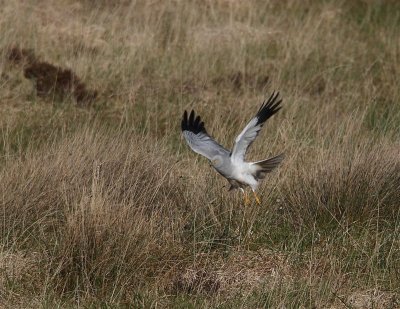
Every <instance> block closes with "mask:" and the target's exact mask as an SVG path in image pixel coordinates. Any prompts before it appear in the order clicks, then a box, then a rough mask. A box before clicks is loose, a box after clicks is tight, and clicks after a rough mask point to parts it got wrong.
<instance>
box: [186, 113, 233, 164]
mask: <svg viewBox="0 0 400 309" xmlns="http://www.w3.org/2000/svg"><path fill="white" fill-rule="evenodd" d="M181 128H182V134H183V136H184V137H185V139H186V142H187V143H188V145H189V146H190V148H192V150H193V151H194V152H197V153H199V154H201V155H203V156H205V157H206V158H207V159H209V160H212V159H213V158H214V157H215V156H216V155H220V156H228V155H229V151H228V150H227V149H225V148H224V147H222V146H221V145H220V144H218V143H217V142H216V141H215V140H214V139H213V138H212V137H211V136H210V135H208V133H207V131H206V129H205V128H204V122H202V121H201V118H200V116H197V117H195V113H194V111H193V110H192V111H191V112H190V115H189V117H188V113H187V111H185V112H184V113H183V117H182V122H181Z"/></svg>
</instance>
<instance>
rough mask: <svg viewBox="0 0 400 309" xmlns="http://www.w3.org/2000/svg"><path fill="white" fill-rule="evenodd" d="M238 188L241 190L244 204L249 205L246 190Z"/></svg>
mask: <svg viewBox="0 0 400 309" xmlns="http://www.w3.org/2000/svg"><path fill="white" fill-rule="evenodd" d="M240 190H241V191H242V192H243V197H244V206H249V205H250V199H249V197H248V195H247V192H246V191H244V189H242V188H240Z"/></svg>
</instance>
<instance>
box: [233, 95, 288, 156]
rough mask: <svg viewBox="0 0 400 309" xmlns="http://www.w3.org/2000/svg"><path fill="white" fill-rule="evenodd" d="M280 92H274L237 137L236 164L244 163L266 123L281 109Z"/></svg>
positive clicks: (235, 146) (234, 153) (235, 148)
mask: <svg viewBox="0 0 400 309" xmlns="http://www.w3.org/2000/svg"><path fill="white" fill-rule="evenodd" d="M278 96H279V92H277V93H275V92H273V93H272V95H271V96H270V97H269V99H268V100H266V101H264V103H263V104H262V105H261V107H260V109H259V110H258V113H257V115H256V116H255V117H254V118H252V119H251V120H250V122H249V123H248V124H247V126H246V127H245V128H244V129H243V131H242V132H241V133H240V134H239V135H238V137H236V140H235V145H234V146H233V150H232V155H231V160H232V161H233V162H236V163H241V162H243V161H244V156H245V154H246V151H247V148H248V147H249V146H250V145H251V143H252V142H253V141H254V140H255V139H256V137H257V135H258V133H259V132H260V130H261V128H262V126H263V125H264V123H265V122H266V121H267V120H268V119H269V118H270V117H271V116H272V115H274V114H275V113H276V112H278V111H279V110H280V109H281V106H279V105H280V104H281V102H282V100H278Z"/></svg>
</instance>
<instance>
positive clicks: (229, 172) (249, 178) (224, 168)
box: [181, 92, 284, 204]
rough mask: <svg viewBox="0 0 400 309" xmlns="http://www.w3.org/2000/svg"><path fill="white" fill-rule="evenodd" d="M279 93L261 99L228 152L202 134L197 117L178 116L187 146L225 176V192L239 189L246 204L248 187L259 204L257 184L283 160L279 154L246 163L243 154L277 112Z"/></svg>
mask: <svg viewBox="0 0 400 309" xmlns="http://www.w3.org/2000/svg"><path fill="white" fill-rule="evenodd" d="M278 97H279V92H277V93H275V92H273V93H272V95H271V96H270V97H269V99H268V100H265V101H264V102H263V103H262V105H261V107H260V109H259V110H258V112H257V114H256V115H255V116H254V117H253V118H252V119H251V120H250V122H249V123H248V124H247V125H246V127H245V128H244V129H243V131H242V132H241V133H240V134H239V135H238V136H237V137H236V140H235V144H234V146H233V149H232V151H229V150H228V149H226V148H224V147H223V146H221V145H220V144H219V143H217V142H216V141H215V140H214V139H213V138H212V137H211V136H210V135H209V134H208V133H207V131H206V129H205V127H204V122H203V121H201V118H200V116H197V117H196V115H195V112H194V111H193V110H192V111H191V112H190V114H189V115H188V112H187V111H186V110H185V112H184V113H183V117H182V122H181V129H182V134H183V136H184V138H185V140H186V142H187V144H188V145H189V147H190V148H191V149H192V150H193V151H194V152H196V153H198V154H201V155H203V156H204V157H206V158H207V159H208V160H210V162H211V165H212V166H213V167H214V168H215V169H216V170H217V172H218V173H220V174H221V175H222V176H223V177H225V178H226V179H227V180H228V182H229V183H230V185H231V186H230V188H229V190H234V189H240V190H241V191H242V192H243V194H244V201H245V204H248V203H249V202H250V201H249V198H248V197H247V194H246V191H245V188H246V187H247V186H249V187H250V188H251V189H252V191H253V194H254V197H255V200H256V202H257V203H258V204H261V201H260V198H259V197H258V196H257V194H256V189H257V187H258V185H259V181H260V180H262V179H264V178H265V176H266V174H267V173H270V172H271V171H272V170H273V169H274V168H276V167H277V166H278V165H279V164H280V163H281V162H282V160H283V158H284V155H283V153H282V154H280V155H277V156H276V157H273V158H270V159H266V160H261V161H257V162H246V161H245V154H246V151H247V149H248V148H249V146H250V145H251V143H252V142H253V141H254V140H255V139H256V137H257V136H258V134H259V132H260V130H261V128H262V126H263V125H264V123H265V122H266V121H267V120H268V119H269V118H270V117H271V116H272V115H274V114H276V113H277V112H278V111H279V110H280V109H281V106H280V104H281V102H282V100H281V99H279V100H278Z"/></svg>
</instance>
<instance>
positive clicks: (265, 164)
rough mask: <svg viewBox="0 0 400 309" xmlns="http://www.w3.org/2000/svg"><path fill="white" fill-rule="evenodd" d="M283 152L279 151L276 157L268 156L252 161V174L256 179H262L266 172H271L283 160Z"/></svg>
mask: <svg viewBox="0 0 400 309" xmlns="http://www.w3.org/2000/svg"><path fill="white" fill-rule="evenodd" d="M284 157H285V156H284V154H283V153H281V154H280V155H277V156H276V157H273V158H269V159H267V160H262V161H258V162H253V163H252V165H253V166H254V167H255V171H254V176H255V177H256V178H257V179H264V178H265V175H266V174H267V173H270V172H272V170H273V169H274V168H276V167H277V166H278V165H279V164H280V163H281V162H282V160H283V158H284Z"/></svg>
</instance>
